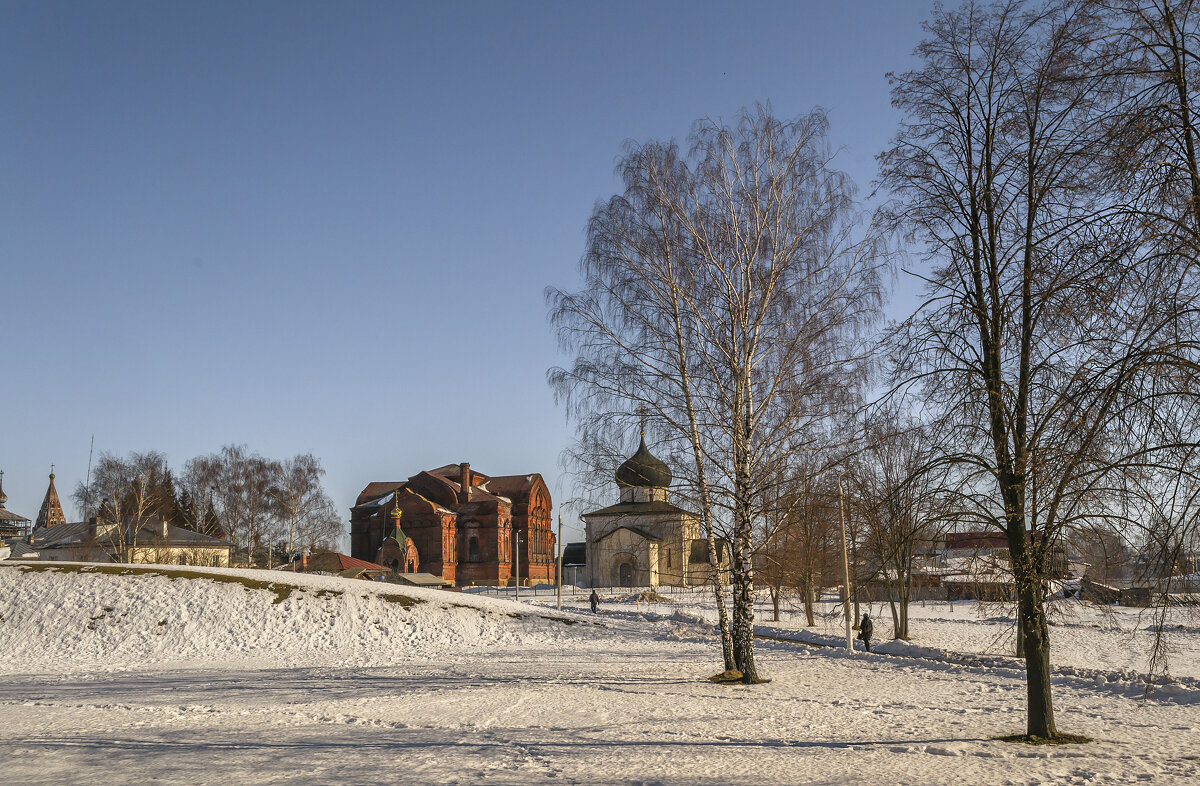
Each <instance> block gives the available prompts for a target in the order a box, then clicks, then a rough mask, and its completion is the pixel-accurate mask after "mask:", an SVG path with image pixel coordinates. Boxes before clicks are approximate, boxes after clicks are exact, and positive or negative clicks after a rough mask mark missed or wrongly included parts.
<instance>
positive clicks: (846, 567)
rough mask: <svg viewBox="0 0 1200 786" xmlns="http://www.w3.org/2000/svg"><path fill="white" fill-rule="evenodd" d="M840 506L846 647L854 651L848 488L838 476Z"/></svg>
mask: <svg viewBox="0 0 1200 786" xmlns="http://www.w3.org/2000/svg"><path fill="white" fill-rule="evenodd" d="M838 508H839V509H840V510H841V513H842V570H843V573H842V575H843V577H844V578H845V581H846V592H845V594H844V595H843V596H842V612H843V615H844V616H845V618H846V649H848V650H850V651H851V652H853V651H854V639H853V638H851V636H850V554H849V552H848V551H847V549H846V488H845V486H844V485H843V484H842V479H841V478H838Z"/></svg>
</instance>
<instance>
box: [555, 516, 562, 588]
mask: <svg viewBox="0 0 1200 786" xmlns="http://www.w3.org/2000/svg"><path fill="white" fill-rule="evenodd" d="M555 583H556V584H558V610H559V611H562V514H561V513H559V514H558V581H557V582H555Z"/></svg>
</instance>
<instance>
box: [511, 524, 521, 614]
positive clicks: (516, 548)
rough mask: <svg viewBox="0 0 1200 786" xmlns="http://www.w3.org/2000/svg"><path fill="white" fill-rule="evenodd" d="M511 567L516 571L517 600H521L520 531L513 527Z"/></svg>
mask: <svg viewBox="0 0 1200 786" xmlns="http://www.w3.org/2000/svg"><path fill="white" fill-rule="evenodd" d="M513 568H515V569H516V571H517V600H518V601H520V600H521V533H520V532H518V531H517V528H516V527H513Z"/></svg>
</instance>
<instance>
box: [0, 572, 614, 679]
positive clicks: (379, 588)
mask: <svg viewBox="0 0 1200 786" xmlns="http://www.w3.org/2000/svg"><path fill="white" fill-rule="evenodd" d="M122 570H123V568H122V566H112V565H109V566H87V565H63V564H56V565H53V566H51V565H47V564H45V563H42V564H34V565H26V566H18V565H11V564H6V565H4V566H2V567H0V598H3V601H2V605H0V673H29V672H42V671H46V670H54V671H94V670H116V671H127V670H131V669H137V668H142V667H145V666H149V665H153V664H171V665H173V666H179V665H181V664H189V663H190V664H195V665H204V664H206V663H211V661H212V660H214V659H219V660H221V661H222V662H228V661H230V660H231V659H232V660H245V661H253V662H254V663H255V664H256V665H259V666H272V665H279V666H287V665H293V664H295V663H297V662H304V663H307V664H312V663H318V662H319V663H329V664H337V665H353V664H361V665H372V664H374V665H378V664H385V663H394V662H401V661H409V660H413V659H420V658H423V657H429V656H431V655H433V654H435V653H448V652H453V651H456V650H467V649H473V648H478V647H488V646H493V645H498V644H516V643H529V644H548V643H553V642H556V641H559V640H560V639H561V638H562V637H564V636H568V635H573V634H572V633H571V627H579V628H584V627H591V626H585V625H579V626H571V625H570V624H571V623H573V622H577V621H578V617H577V616H575V615H570V614H555V613H554V612H549V611H545V612H543V611H540V610H531V609H530V608H529V607H527V606H521V605H518V604H515V603H511V602H509V601H504V600H495V599H489V598H476V597H470V596H464V595H461V594H458V593H449V592H444V591H440V590H429V589H422V588H417V587H411V588H410V587H399V586H397V585H394V584H381V583H372V582H364V581H359V580H354V579H341V578H334V577H326V576H303V575H300V576H293V575H289V574H282V575H281V574H280V573H279V572H275V571H248V570H241V571H239V570H230V569H202V568H188V569H186V570H184V569H179V568H177V567H174V566H161V567H157V568H156V567H154V566H146V567H142V566H138V567H137V568H134V569H130V570H129V572H128V574H127V575H117V572H118V571H122Z"/></svg>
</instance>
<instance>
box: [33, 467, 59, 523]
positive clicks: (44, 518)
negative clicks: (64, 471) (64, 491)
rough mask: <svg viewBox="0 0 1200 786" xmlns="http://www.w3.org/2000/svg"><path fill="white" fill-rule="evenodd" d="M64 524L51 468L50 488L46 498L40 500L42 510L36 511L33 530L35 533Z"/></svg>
mask: <svg viewBox="0 0 1200 786" xmlns="http://www.w3.org/2000/svg"><path fill="white" fill-rule="evenodd" d="M66 523H67V517H66V516H64V515H63V509H62V503H61V502H59V501H58V490H57V489H56V488H54V468H53V467H51V468H50V486H49V487H48V488H47V489H46V498H45V499H43V500H42V508H41V510H39V511H38V515H37V521H35V522H34V524H33V529H34V531H35V532H36V531H37V530H39V529H42V528H43V527H53V526H55V525H56V524H66Z"/></svg>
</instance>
